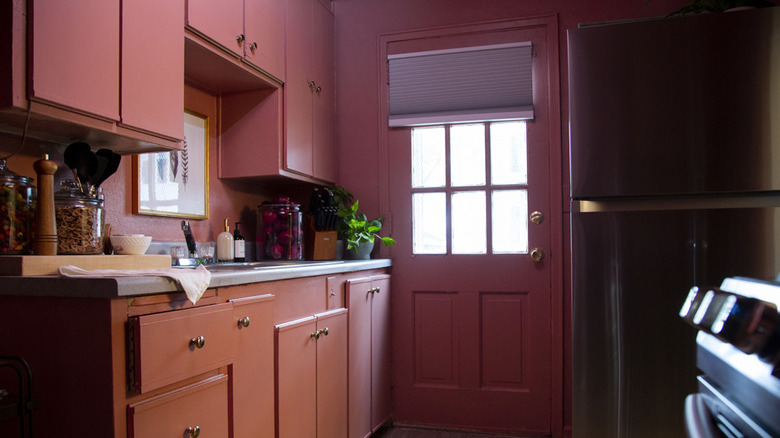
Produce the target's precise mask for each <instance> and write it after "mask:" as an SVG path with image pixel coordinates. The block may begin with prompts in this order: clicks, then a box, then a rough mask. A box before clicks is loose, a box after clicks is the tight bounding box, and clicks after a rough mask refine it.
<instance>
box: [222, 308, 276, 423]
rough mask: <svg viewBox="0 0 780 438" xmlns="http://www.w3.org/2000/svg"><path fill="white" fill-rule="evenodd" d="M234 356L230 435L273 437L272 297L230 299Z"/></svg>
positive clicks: (231, 383)
mask: <svg viewBox="0 0 780 438" xmlns="http://www.w3.org/2000/svg"><path fill="white" fill-rule="evenodd" d="M230 303H232V304H233V321H232V322H233V324H232V325H233V330H234V332H235V333H234V336H233V340H234V341H235V355H234V357H233V365H232V366H231V367H230V368H231V371H232V372H231V376H232V380H231V381H230V388H231V394H232V404H233V430H234V433H233V436H234V437H254V438H273V437H274V330H273V329H274V327H273V313H274V296H273V295H259V296H253V297H248V298H238V299H233V300H230Z"/></svg>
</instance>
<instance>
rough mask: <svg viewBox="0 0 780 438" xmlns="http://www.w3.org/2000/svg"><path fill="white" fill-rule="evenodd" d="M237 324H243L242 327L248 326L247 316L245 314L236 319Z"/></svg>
mask: <svg viewBox="0 0 780 438" xmlns="http://www.w3.org/2000/svg"><path fill="white" fill-rule="evenodd" d="M238 324H239V325H241V326H243V327H249V317H248V316H245V317H243V318H241V319H239V320H238Z"/></svg>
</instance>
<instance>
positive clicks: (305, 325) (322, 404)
mask: <svg viewBox="0 0 780 438" xmlns="http://www.w3.org/2000/svg"><path fill="white" fill-rule="evenodd" d="M275 331H276V415H277V425H278V430H277V436H278V437H279V438H300V437H311V438H314V437H317V438H343V437H345V436H347V309H343V308H342V309H336V310H331V311H328V312H324V313H319V314H317V315H313V316H309V317H305V318H301V319H297V320H295V321H290V322H286V323H283V324H278V325H277V326H276V330H275Z"/></svg>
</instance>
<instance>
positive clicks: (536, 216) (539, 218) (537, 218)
mask: <svg viewBox="0 0 780 438" xmlns="http://www.w3.org/2000/svg"><path fill="white" fill-rule="evenodd" d="M542 222H544V214H542V212H541V211H535V212H533V213H531V223H532V224H534V225H539V224H541V223H542Z"/></svg>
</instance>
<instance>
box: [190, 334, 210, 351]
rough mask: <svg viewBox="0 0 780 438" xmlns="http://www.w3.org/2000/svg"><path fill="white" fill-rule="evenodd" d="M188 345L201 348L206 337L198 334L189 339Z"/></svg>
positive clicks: (204, 343)
mask: <svg viewBox="0 0 780 438" xmlns="http://www.w3.org/2000/svg"><path fill="white" fill-rule="evenodd" d="M190 345H194V346H195V347H197V348H203V346H204V345H206V338H204V337H203V336H198V337H197V338H192V339H190Z"/></svg>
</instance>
